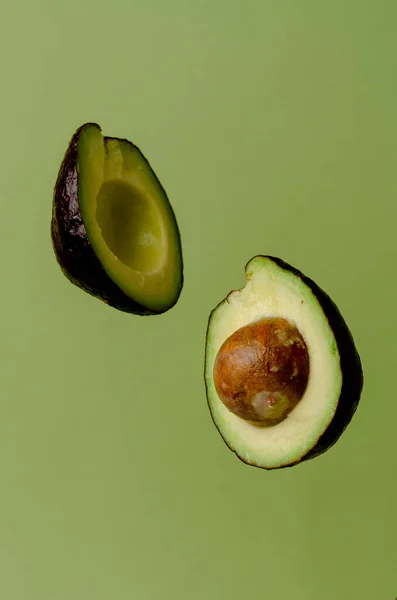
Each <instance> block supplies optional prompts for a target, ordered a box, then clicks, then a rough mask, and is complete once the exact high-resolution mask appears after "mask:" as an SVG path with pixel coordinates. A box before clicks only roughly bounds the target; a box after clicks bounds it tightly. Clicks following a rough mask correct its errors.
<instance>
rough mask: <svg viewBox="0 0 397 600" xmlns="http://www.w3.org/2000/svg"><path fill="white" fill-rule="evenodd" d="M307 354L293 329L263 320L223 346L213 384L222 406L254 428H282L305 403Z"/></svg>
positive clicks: (273, 319) (280, 321)
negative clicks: (300, 404)
mask: <svg viewBox="0 0 397 600" xmlns="http://www.w3.org/2000/svg"><path fill="white" fill-rule="evenodd" d="M309 371H310V360H309V352H308V349H307V346H306V343H305V340H304V339H303V337H302V335H301V334H300V332H299V331H298V329H297V328H296V327H295V325H294V324H293V323H291V322H290V321H288V320H286V319H284V318H278V317H267V318H261V319H258V320H257V321H254V322H252V323H249V324H248V325H245V326H244V327H241V328H240V329H238V330H237V331H235V332H234V333H233V334H232V335H231V336H230V337H229V338H227V340H226V341H225V342H224V343H223V344H222V346H221V348H220V349H219V352H218V354H217V356H216V360H215V364H214V383H215V388H216V391H217V394H218V396H219V398H220V400H221V401H222V402H223V404H224V405H225V406H226V407H227V408H228V409H229V410H230V411H231V412H232V413H234V414H235V415H236V416H238V417H240V418H242V419H244V420H246V421H251V422H253V423H255V424H256V425H262V426H265V425H275V424H277V423H279V422H281V421H282V420H283V419H285V418H286V416H287V415H288V414H289V413H290V412H291V411H292V410H293V409H294V408H295V406H296V405H297V404H298V402H299V401H300V400H301V398H302V396H303V394H304V392H305V389H306V386H307V382H308V379H309Z"/></svg>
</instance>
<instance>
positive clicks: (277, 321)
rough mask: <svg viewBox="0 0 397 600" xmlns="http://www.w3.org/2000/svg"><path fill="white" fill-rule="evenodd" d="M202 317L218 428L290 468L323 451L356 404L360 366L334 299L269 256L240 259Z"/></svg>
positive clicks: (235, 444) (251, 460)
mask: <svg viewBox="0 0 397 600" xmlns="http://www.w3.org/2000/svg"><path fill="white" fill-rule="evenodd" d="M245 270H246V284H245V286H244V287H243V288H242V289H239V290H235V291H233V292H231V293H230V294H229V295H228V296H227V298H226V299H225V300H223V301H222V302H221V303H220V304H219V305H218V306H217V307H216V308H215V309H214V310H213V311H212V312H211V315H210V318H209V322H208V328H207V338H206V353H205V384H206V391H207V398H208V404H209V408H210V411H211V415H212V418H213V420H214V423H215V425H216V427H217V428H218V430H219V432H220V434H221V436H222V437H223V439H224V441H225V442H226V444H227V445H228V446H229V448H230V449H231V450H233V451H234V452H235V453H236V455H237V456H238V457H239V458H240V459H241V460H242V461H243V462H245V463H247V464H249V465H253V466H256V467H261V468H264V469H275V468H282V467H290V466H293V465H295V464H297V463H299V462H302V461H305V460H308V459H312V458H314V457H316V456H319V455H320V454H322V453H324V452H325V451H326V450H328V449H329V448H330V447H331V446H332V445H333V444H334V443H335V442H336V441H337V440H338V439H339V437H340V436H341V434H342V432H343V431H344V430H345V428H346V427H347V425H348V424H349V422H350V421H351V419H352V417H353V415H354V413H355V411H356V408H357V406H358V403H359V400H360V396H361V392H362V388H363V372H362V366H361V361H360V357H359V355H358V352H357V350H356V347H355V344H354V341H353V338H352V335H351V333H350V331H349V329H348V327H347V325H346V323H345V321H344V319H343V317H342V315H341V313H340V312H339V310H338V308H337V307H336V305H335V303H334V302H333V301H332V300H331V299H330V297H329V296H328V295H327V294H326V293H325V292H324V291H323V290H322V289H320V287H319V286H318V285H316V284H315V283H314V282H313V281H312V280H311V279H309V278H308V277H306V276H305V275H303V273H301V272H300V271H298V270H297V269H295V268H294V267H292V266H291V265H289V264H287V263H286V262H284V261H282V260H281V259H279V258H274V257H271V256H255V257H254V258H252V259H251V260H250V261H249V262H248V264H247V265H246V267H245Z"/></svg>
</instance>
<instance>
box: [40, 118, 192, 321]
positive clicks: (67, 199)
mask: <svg viewBox="0 0 397 600" xmlns="http://www.w3.org/2000/svg"><path fill="white" fill-rule="evenodd" d="M51 230H52V240H53V245H54V250H55V254H56V257H57V259H58V262H59V263H60V265H61V267H62V269H63V271H64V273H65V275H66V276H67V277H68V278H69V279H70V280H71V281H72V282H73V283H75V284H76V285H78V286H79V287H81V288H83V289H84V290H85V291H87V292H89V293H91V294H92V295H94V296H96V297H97V298H100V299H101V300H103V301H105V302H106V303H108V304H110V305H111V306H114V307H115V308H118V309H119V310H123V311H125V312H131V313H135V314H142V315H148V314H158V313H162V312H164V311H166V310H168V309H169V308H171V307H172V306H173V305H174V304H175V303H176V302H177V300H178V298H179V295H180V292H181V289H182V285H183V263H182V250H181V243H180V235H179V230H178V226H177V223H176V219H175V215H174V212H173V210H172V208H171V205H170V203H169V201H168V198H167V195H166V193H165V191H164V189H163V188H162V186H161V184H160V183H159V181H158V179H157V177H156V175H155V174H154V172H153V171H152V169H151V167H150V165H149V163H148V162H147V160H146V159H145V158H144V157H143V155H142V153H141V152H140V150H139V149H138V148H137V147H136V146H134V145H133V144H132V143H131V142H129V141H127V140H123V139H118V138H109V137H103V136H102V133H101V129H100V127H99V126H98V125H96V124H92V123H87V124H85V125H83V126H82V127H81V128H80V129H79V130H77V132H76V133H75V135H74V136H73V138H72V140H71V142H70V144H69V148H68V151H67V153H66V155H65V158H64V161H63V163H62V166H61V169H60V172H59V175H58V180H57V184H56V186H55V194H54V204H53V218H52V227H51Z"/></svg>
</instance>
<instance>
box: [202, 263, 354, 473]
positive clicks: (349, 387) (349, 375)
mask: <svg viewBox="0 0 397 600" xmlns="http://www.w3.org/2000/svg"><path fill="white" fill-rule="evenodd" d="M257 258H258V259H268V260H270V261H272V262H273V263H275V264H276V265H277V266H278V267H280V268H281V269H283V270H285V271H289V272H290V273H292V274H293V275H294V276H296V277H298V278H299V279H300V280H301V281H302V282H303V283H304V284H305V285H306V286H307V287H308V288H309V289H310V290H311V292H312V293H313V295H314V296H315V297H316V299H317V301H318V302H319V304H320V306H321V309H322V311H323V313H324V315H325V317H326V319H327V321H328V323H329V325H330V328H331V329H332V332H333V335H334V337H335V341H336V345H337V351H338V354H339V359H340V370H341V373H342V387H341V392H340V394H339V398H338V402H337V407H336V410H335V412H334V415H333V417H332V420H331V421H330V422H329V424H328V425H327V427H326V429H325V430H324V431H323V432H322V433H321V435H320V436H319V438H318V440H317V442H316V443H315V445H314V446H312V448H311V449H310V450H308V451H307V452H306V453H305V454H304V455H302V456H300V457H299V458H298V459H297V460H294V461H292V462H290V463H288V464H280V465H277V466H263V465H261V464H257V463H256V462H248V461H247V460H246V459H244V458H243V457H242V456H240V455H239V453H238V452H237V451H236V449H235V448H234V447H233V446H232V445H231V443H230V441H227V439H226V436H225V435H224V434H223V432H222V429H221V427H220V426H219V425H218V424H217V423H216V420H215V418H214V415H213V413H212V410H211V404H210V398H209V388H208V382H207V379H206V368H205V369H204V380H205V387H206V392H207V404H208V408H209V411H210V414H211V417H212V420H213V423H214V425H215V427H216V428H217V430H218V432H219V434H220V435H221V437H222V439H223V441H224V442H225V444H226V445H227V446H228V448H229V449H230V450H231V451H232V452H234V454H236V456H237V458H239V460H241V461H242V462H243V463H245V464H248V465H250V466H255V467H258V468H261V469H265V470H274V469H283V468H289V467H292V466H295V465H297V464H299V463H302V462H304V461H307V460H311V459H313V458H315V457H318V456H320V455H321V454H323V453H324V452H326V451H327V450H328V449H329V448H331V446H333V445H334V444H335V443H336V442H337V441H338V439H339V438H340V436H341V435H342V433H343V432H344V431H345V429H346V427H347V426H348V425H349V423H350V421H351V420H352V418H353V416H354V413H355V412H356V410H357V407H358V405H359V402H360V398H361V393H362V389H363V384H364V377H363V369H362V363H361V359H360V356H359V354H358V352H357V349H356V346H355V343H354V341H353V337H352V334H351V332H350V330H349V328H348V326H347V324H346V322H345V320H344V318H343V317H342V315H341V313H340V311H339V309H338V307H337V306H336V304H335V303H334V302H333V301H332V299H331V298H330V297H329V295H328V294H327V293H326V292H324V290H322V289H321V288H320V287H319V286H318V285H317V284H316V283H315V282H314V281H313V280H312V279H310V278H309V277H307V276H306V275H304V274H303V273H302V272H301V271H299V270H298V269H296V268H295V267H293V266H292V265H290V264H288V263H287V262H285V261H283V260H282V259H280V258H276V257H273V256H269V255H257V256H255V257H253V258H252V259H250V261H249V262H248V263H247V264H246V266H245V271H246V273H247V269H248V266H249V264H250V263H251V262H252V261H253V260H255V259H257ZM232 293H233V292H230V294H228V296H227V297H226V298H225V299H224V300H222V301H221V302H220V303H219V304H218V305H217V306H216V307H215V308H214V309H213V310H212V311H211V313H210V316H209V319H208V325H207V333H206V340H207V343H208V336H209V331H210V326H211V321H212V318H213V316H214V315H215V314H216V312H217V310H218V309H219V308H220V307H221V306H222V305H223V304H224V303H225V302H228V301H229V300H228V298H229V296H230V295H231V294H232Z"/></svg>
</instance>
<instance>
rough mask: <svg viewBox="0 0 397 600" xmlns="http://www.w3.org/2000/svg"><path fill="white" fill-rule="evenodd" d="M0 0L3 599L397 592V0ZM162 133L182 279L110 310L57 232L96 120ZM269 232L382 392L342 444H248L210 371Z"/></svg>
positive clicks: (274, 249)
mask: <svg viewBox="0 0 397 600" xmlns="http://www.w3.org/2000/svg"><path fill="white" fill-rule="evenodd" d="M4 4H5V5H6V6H3V5H2V7H1V9H0V57H1V58H0V67H1V94H0V107H1V135H2V140H1V146H0V159H1V160H0V202H1V225H0V227H1V236H0V250H1V257H2V258H1V262H2V265H1V283H2V286H1V287H2V292H1V300H0V305H1V339H0V353H1V355H0V356H1V391H0V397H1V400H0V416H1V418H0V473H1V491H0V540H1V543H0V598H2V599H4V600H109V599H112V600H130V599H139V600H159V599H161V600H162V599H164V600H168V599H169V600H185V599H186V600H207V599H208V600H218V599H219V600H223V599H228V600H236V599H242V598H244V599H245V598H247V599H250V600H262V599H264V598H271V600H287V599H289V598H293V599H294V600H345V599H346V600H350V599H353V598H354V599H359V600H382V599H384V600H394V598H395V597H396V595H397V575H396V565H397V550H396V534H397V523H396V492H397V484H396V474H397V473H396V435H395V428H396V419H397V403H396V399H395V393H396V392H395V387H396V383H395V381H396V380H395V371H396V366H395V356H396V336H397V323H396V303H397V283H396V275H395V271H396V250H397V236H396V225H395V222H396V217H397V210H396V197H397V169H396V152H397V141H396V140H397V113H396V106H397V78H396V73H397V41H396V27H397V4H396V3H395V2H393V1H391V0H390V1H388V2H386V1H382V0H380V1H379V0H378V1H377V2H369V1H368V0H367V1H364V0H360V1H359V0H356V1H349V0H333V1H332V2H331V1H329V2H318V1H316V0H301V1H300V2H297V1H296V0H285V1H280V0H273V1H269V0H255V1H250V0H249V1H247V2H245V1H242V0H241V1H240V2H237V1H227V0H204V1H201V2H200V1H197V2H193V1H192V0H190V1H186V0H185V1H182V0H167V1H165V0H155V1H153V0H139V1H134V0H128V1H127V0H125V1H122V0H113V1H112V2H104V1H103V0H102V1H100V2H98V1H97V2H94V0H89V1H88V0H68V1H67V2H66V1H65V2H60V1H58V2H54V1H53V0H46V1H45V0H36V1H35V2H28V0H24V1H22V2H15V3H11V2H8V3H4ZM85 121H97V122H98V123H99V124H100V125H101V126H102V128H103V131H104V134H105V135H110V136H121V137H127V138H129V139H131V140H132V141H134V142H135V143H136V144H137V145H139V146H140V148H141V149H142V151H143V152H144V154H145V155H146V156H147V157H148V159H149V160H150V162H151V164H152V166H153V168H154V169H155V171H156V173H157V175H158V177H159V178H160V180H161V182H162V183H163V185H164V186H165V188H166V189H167V191H168V194H169V196H170V199H171V201H172V204H173V207H174V209H175V212H176V214H177V218H178V223H179V226H180V230H181V233H182V239H183V250H184V260H185V277H186V280H185V287H184V290H183V293H182V296H181V298H180V301H179V303H178V304H177V306H176V307H175V308H174V309H172V310H171V311H170V312H168V313H166V314H165V315H163V316H159V317H151V318H139V317H134V316H129V315H125V314H123V313H120V312H118V311H116V310H113V309H110V308H109V307H107V306H105V305H104V304H102V303H100V302H99V301H97V300H95V299H92V298H91V297H89V296H88V295H85V294H84V293H83V292H81V291H80V290H78V289H77V288H75V287H74V286H72V285H71V284H69V283H68V281H67V280H66V279H65V278H64V277H63V276H62V274H61V272H60V270H59V268H58V266H57V264H56V262H55V259H54V256H53V253H52V248H51V243H50V237H49V225H50V217H51V202H52V190H53V185H54V182H55V178H56V175H57V171H58V168H59V165H60V162H61V160H62V157H63V154H64V151H65V150H66V147H67V144H68V142H69V139H70V137H71V135H72V134H73V132H74V130H75V129H76V128H77V127H78V126H79V125H81V124H82V123H84V122H85ZM256 253H266V254H273V255H275V256H280V257H281V258H283V259H284V260H286V261H288V262H291V263H292V264H293V265H295V266H297V267H298V268H300V269H301V270H303V271H304V272H305V273H306V274H308V275H309V276H310V277H312V278H313V279H315V280H316V281H317V282H318V283H319V284H320V285H321V286H322V287H324V288H325V289H326V291H327V292H328V293H329V294H330V295H331V296H332V297H333V298H334V300H335V301H336V302H337V304H338V305H339V307H340V309H341V311H342V313H343V315H344V317H345V318H346V321H347V322H348V324H349V327H350V328H351V330H352V332H353V334H354V337H355V340H356V343H357V347H358V349H359V352H360V354H361V357H362V361H363V366H364V370H365V391H364V393H363V396H362V402H361V405H360V408H359V410H358V412H357V413H356V416H355V418H354V420H353V422H352V424H351V425H350V427H349V429H348V430H347V431H346V433H345V434H344V435H343V436H342V438H341V439H340V441H339V443H338V444H337V445H336V446H335V447H334V448H333V449H332V450H330V451H329V452H328V454H326V455H324V456H323V457H320V458H318V459H316V460H314V461H311V462H308V463H306V464H302V465H300V466H298V467H296V468H293V469H287V470H282V471H274V472H266V471H261V470H259V469H255V468H252V467H248V466H246V465H244V464H242V463H241V462H240V461H239V460H238V459H237V458H236V457H235V456H234V455H233V454H232V453H231V452H230V451H229V450H228V449H227V447H226V446H225V445H224V443H223V442H222V440H221V438H220V436H219V435H218V433H217V431H216V429H215V427H214V426H213V425H212V421H211V419H210V415H209V412H208V409H207V405H206V398H205V393H204V382H203V362H204V336H205V329H206V325H207V318H208V314H209V312H210V310H211V309H212V308H213V307H214V306H215V304H217V303H218V302H219V301H220V300H221V299H223V298H224V296H225V295H226V294H227V293H228V292H229V291H230V290H232V289H233V288H236V287H239V286H241V285H242V284H243V282H244V265H245V263H246V262H247V261H248V260H249V259H250V258H251V257H252V256H253V255H254V254H256Z"/></svg>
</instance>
